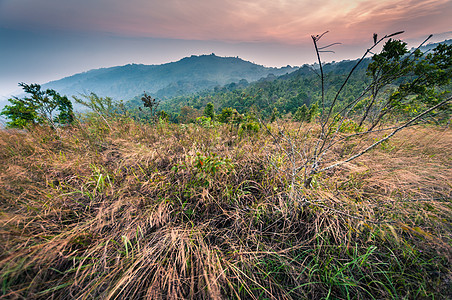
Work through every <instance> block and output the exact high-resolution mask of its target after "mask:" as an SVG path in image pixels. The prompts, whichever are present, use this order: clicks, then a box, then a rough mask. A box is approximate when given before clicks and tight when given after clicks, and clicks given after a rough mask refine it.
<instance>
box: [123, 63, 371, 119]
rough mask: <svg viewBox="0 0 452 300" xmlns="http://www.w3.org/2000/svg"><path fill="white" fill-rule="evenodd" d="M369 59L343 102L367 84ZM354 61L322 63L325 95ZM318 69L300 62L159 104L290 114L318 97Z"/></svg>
mask: <svg viewBox="0 0 452 300" xmlns="http://www.w3.org/2000/svg"><path fill="white" fill-rule="evenodd" d="M369 62H370V60H369V59H366V60H364V61H363V62H362V63H361V64H360V65H359V66H358V67H357V68H356V70H355V72H354V75H353V76H352V77H351V78H350V80H349V84H348V85H347V87H346V88H345V90H344V91H343V93H342V94H341V96H340V98H339V100H341V101H343V100H345V101H344V103H346V102H347V101H349V100H351V99H354V98H355V97H356V96H357V95H358V94H359V93H360V92H361V91H362V90H363V89H364V88H365V86H366V85H367V84H368V78H367V76H366V68H367V66H368V64H369ZM356 63H357V61H356V60H351V61H348V60H346V61H341V62H337V63H328V64H325V65H324V73H325V86H326V89H327V91H328V92H327V98H328V99H329V98H331V97H330V96H331V95H330V94H331V93H334V92H335V91H337V89H338V88H339V87H340V86H341V84H342V83H343V81H344V79H345V78H346V77H347V75H348V73H349V72H350V70H351V69H352V68H353V67H354V66H355V65H356ZM318 73H319V72H318V66H316V65H313V66H312V65H304V66H302V67H301V68H299V69H298V70H296V71H294V72H292V73H290V74H286V75H282V76H279V77H275V76H268V77H266V78H262V79H260V80H258V81H256V82H254V83H251V84H249V85H243V84H228V85H226V86H223V87H221V88H218V87H217V88H215V91H212V92H201V93H198V94H195V95H190V96H179V97H175V98H173V99H170V100H167V101H163V102H161V105H160V108H161V109H163V110H165V111H166V112H168V113H170V114H173V115H177V114H179V113H181V112H182V111H184V110H187V107H189V108H191V110H195V111H192V112H191V113H192V114H193V115H200V114H202V110H203V109H204V107H205V106H206V104H207V103H208V102H212V103H213V104H214V106H215V110H216V111H217V112H221V110H222V109H223V108H225V107H232V108H235V109H237V111H239V112H240V113H245V112H249V111H252V112H256V113H258V114H259V115H262V116H264V117H265V116H269V115H271V114H272V113H273V111H274V110H275V109H276V110H277V111H278V112H279V113H283V114H285V113H289V112H290V113H292V114H294V113H295V111H296V110H297V109H298V108H299V107H300V106H302V105H303V104H306V105H307V106H310V105H312V104H313V103H315V102H318V101H319V100H320V97H321V82H320V79H319V74H318ZM141 104H142V103H141V101H139V99H138V97H137V98H136V99H134V100H132V101H130V102H129V105H130V107H137V106H139V105H141ZM184 107H185V109H183V108H184ZM196 110H197V112H196Z"/></svg>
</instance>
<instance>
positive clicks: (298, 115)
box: [293, 104, 308, 122]
mask: <svg viewBox="0 0 452 300" xmlns="http://www.w3.org/2000/svg"><path fill="white" fill-rule="evenodd" d="M307 116H308V107H307V106H306V104H303V105H302V106H300V107H299V108H298V109H297V111H296V112H295V114H294V116H293V118H294V119H295V120H296V121H298V122H305V121H306V120H307Z"/></svg>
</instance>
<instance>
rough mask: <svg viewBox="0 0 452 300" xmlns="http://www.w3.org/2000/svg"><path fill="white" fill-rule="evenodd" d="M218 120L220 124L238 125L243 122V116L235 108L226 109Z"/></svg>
mask: <svg viewBox="0 0 452 300" xmlns="http://www.w3.org/2000/svg"><path fill="white" fill-rule="evenodd" d="M217 119H218V122H220V123H228V124H238V123H240V122H241V121H242V120H243V116H242V115H241V114H239V113H238V112H237V110H236V109H235V108H231V107H225V108H223V110H222V111H221V114H219V115H218V116H217Z"/></svg>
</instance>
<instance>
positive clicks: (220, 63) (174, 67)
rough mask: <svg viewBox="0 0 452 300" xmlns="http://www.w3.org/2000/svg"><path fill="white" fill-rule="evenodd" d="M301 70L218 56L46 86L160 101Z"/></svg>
mask: <svg viewBox="0 0 452 300" xmlns="http://www.w3.org/2000/svg"><path fill="white" fill-rule="evenodd" d="M296 69H297V68H295V67H291V66H287V67H283V68H268V67H264V66H261V65H257V64H254V63H251V62H248V61H245V60H242V59H240V58H238V57H219V56H216V55H215V54H213V53H212V54H210V55H201V56H195V55H192V56H191V57H186V58H183V59H181V60H179V61H177V62H171V63H167V64H162V65H141V64H140V65H138V64H129V65H125V66H118V67H111V68H102V69H96V70H91V71H88V72H84V73H80V74H75V75H73V76H70V77H66V78H63V79H60V80H57V81H52V82H49V83H47V84H44V85H43V87H44V88H51V89H54V90H56V91H58V92H59V93H61V94H64V95H78V94H80V93H82V94H86V93H90V92H94V93H96V94H97V95H99V96H109V97H112V98H114V99H117V100H120V99H122V100H129V99H131V98H133V97H134V96H137V95H139V94H142V93H143V92H144V91H146V92H147V93H149V94H151V95H152V96H154V97H158V98H170V97H174V96H180V95H187V94H191V93H195V92H199V91H202V90H207V89H213V88H214V87H216V86H222V85H225V84H228V83H232V82H239V81H240V80H243V79H244V80H247V81H256V80H258V79H260V78H262V77H267V76H268V75H270V74H273V75H275V76H279V75H283V74H286V73H290V72H292V71H294V70H296Z"/></svg>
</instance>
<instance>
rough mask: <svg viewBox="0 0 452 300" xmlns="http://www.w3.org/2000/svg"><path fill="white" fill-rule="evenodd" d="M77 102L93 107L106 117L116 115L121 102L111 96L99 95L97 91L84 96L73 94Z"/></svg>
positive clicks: (92, 108) (94, 110)
mask: <svg viewBox="0 0 452 300" xmlns="http://www.w3.org/2000/svg"><path fill="white" fill-rule="evenodd" d="M73 98H74V100H75V102H77V103H79V104H81V105H83V106H85V107H87V108H89V109H91V110H92V111H93V112H95V113H97V114H99V115H102V116H104V117H114V116H115V115H116V114H117V113H118V109H119V104H118V103H117V102H115V101H114V100H113V99H112V98H110V97H99V96H97V95H96V94H95V93H91V94H89V95H82V98H84V99H82V98H77V97H75V96H73Z"/></svg>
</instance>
